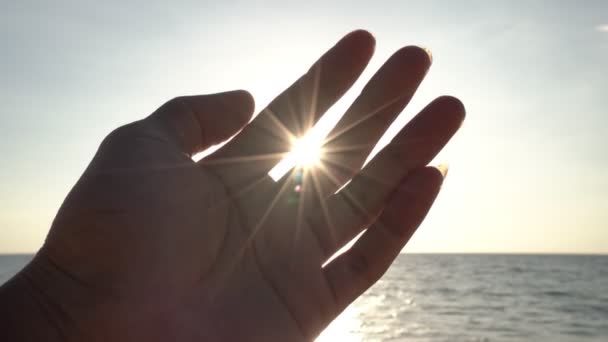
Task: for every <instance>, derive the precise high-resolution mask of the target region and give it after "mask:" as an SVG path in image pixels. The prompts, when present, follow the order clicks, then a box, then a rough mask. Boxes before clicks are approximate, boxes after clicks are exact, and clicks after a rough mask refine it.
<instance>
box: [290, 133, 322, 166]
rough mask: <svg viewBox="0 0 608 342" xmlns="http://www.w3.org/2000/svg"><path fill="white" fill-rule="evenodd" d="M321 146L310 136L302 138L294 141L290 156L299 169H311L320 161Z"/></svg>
mask: <svg viewBox="0 0 608 342" xmlns="http://www.w3.org/2000/svg"><path fill="white" fill-rule="evenodd" d="M321 153H322V149H321V144H320V143H319V142H317V141H315V139H314V138H313V137H312V135H307V136H304V137H302V138H300V139H296V140H295V141H294V142H293V148H292V150H291V153H290V154H291V155H292V158H293V160H294V164H295V165H297V166H301V167H312V166H315V165H317V164H318V163H319V162H320V160H321Z"/></svg>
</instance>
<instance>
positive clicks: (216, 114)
mask: <svg viewBox="0 0 608 342" xmlns="http://www.w3.org/2000/svg"><path fill="white" fill-rule="evenodd" d="M373 51H374V39H373V37H372V36H371V35H370V34H369V33H367V32H365V31H355V32H353V33H350V34H349V35H347V36H346V37H344V38H343V39H342V40H340V41H339V42H338V43H337V44H336V45H335V46H334V47H332V48H331V49H330V50H329V51H327V52H326V53H325V54H324V55H323V56H322V57H321V58H320V59H319V60H318V61H317V62H316V63H315V64H314V65H313V66H312V67H311V68H310V69H309V71H308V72H307V73H306V74H305V75H303V76H302V77H301V78H300V79H299V80H297V81H296V82H295V83H294V84H293V85H292V86H290V87H289V88H288V89H286V90H285V91H284V92H283V93H281V94H280V95H278V96H277V97H276V98H275V99H274V100H273V101H272V102H271V103H270V104H269V105H268V106H267V107H266V108H264V109H263V110H262V111H261V112H260V114H259V115H258V116H257V117H255V119H254V120H253V121H251V122H250V123H249V121H250V118H251V116H252V114H253V109H254V103H253V99H252V98H251V96H250V95H249V94H248V93H247V92H245V91H234V92H227V93H220V94H213V95H202V96H184V97H177V98H175V99H173V100H171V101H169V102H167V103H166V104H164V105H163V106H161V107H160V108H159V109H158V110H157V111H155V112H154V113H152V114H151V115H150V116H149V117H147V118H145V119H143V120H141V121H137V122H134V123H131V124H128V125H126V126H123V127H120V128H118V129H117V130H115V131H114V132H112V133H111V134H110V135H108V137H107V138H106V139H105V140H104V141H103V142H102V144H101V146H100V147H99V150H98V152H97V154H96V155H95V157H94V158H93V160H92V162H91V164H90V165H89V167H88V168H87V169H86V171H85V172H84V174H83V175H82V177H81V179H80V180H79V181H78V182H77V184H76V185H75V186H74V188H73V189H72V191H71V192H70V194H69V195H68V197H67V198H66V200H65V202H64V203H63V205H62V207H61V209H60V211H59V213H58V214H57V217H56V218H55V221H54V222H53V225H52V228H51V231H50V233H49V235H48V237H47V240H46V242H45V244H44V246H43V248H42V249H41V250H40V252H39V253H38V255H37V256H36V258H35V259H34V261H33V262H32V264H30V265H29V266H28V267H27V268H26V269H25V270H24V271H23V272H24V274H23V275H24V276H25V279H27V282H29V283H30V285H31V287H32V289H34V290H33V291H34V292H35V293H37V296H38V298H40V299H39V301H40V303H42V304H41V305H42V307H44V308H46V309H45V310H46V314H47V315H48V317H49V319H50V320H52V325H53V326H54V327H55V328H56V331H57V334H58V335H59V336H62V338H64V339H65V340H69V341H115V342H116V341H118V342H120V341H309V340H313V339H314V338H315V337H316V336H317V335H318V334H319V333H320V332H321V331H322V330H323V329H324V328H325V327H326V326H327V325H328V324H329V323H330V322H331V321H332V320H333V319H334V318H335V317H336V316H337V315H338V314H339V313H340V312H341V311H342V310H344V309H345V308H346V306H348V305H349V304H350V303H351V302H352V301H353V300H355V299H356V298H357V297H358V296H359V295H361V294H362V293H363V292H364V291H365V290H366V289H367V288H368V287H369V286H371V285H372V284H373V283H374V282H375V281H377V280H378V279H379V277H380V276H381V275H382V274H383V273H384V272H385V271H386V269H387V268H388V267H389V265H390V264H391V262H392V261H393V260H394V258H395V257H396V256H397V255H398V253H399V252H400V250H401V249H402V247H403V246H404V245H405V243H406V242H407V241H408V239H409V238H410V237H411V235H412V234H413V232H414V231H415V229H416V228H417V226H418V225H419V224H420V222H421V221H422V220H423V218H424V216H425V215H426V213H427V211H428V210H429V208H430V206H431V204H432V202H433V201H434V199H435V196H436V195H437V193H438V191H439V189H440V187H441V183H442V180H443V175H442V172H440V170H439V169H437V168H433V167H426V165H427V164H428V163H429V162H430V161H431V159H432V158H433V157H434V156H435V155H436V154H437V153H438V152H439V151H440V150H441V148H442V147H443V146H444V145H445V144H446V143H447V142H448V140H449V139H450V138H451V136H452V135H453V134H454V133H455V132H456V131H457V129H458V128H459V127H460V125H461V122H462V120H463V119H464V107H463V106H462V104H461V103H460V101H458V100H457V99H455V98H452V97H440V98H438V99H436V100H435V101H433V102H432V103H431V104H429V105H428V106H427V107H426V108H425V109H423V110H422V111H421V112H420V113H419V114H418V115H417V116H416V117H415V118H414V119H413V120H412V121H411V122H409V123H408V124H407V125H406V126H405V127H404V128H403V129H402V130H401V131H400V132H399V133H398V135H397V136H396V137H395V138H394V139H393V141H392V142H391V143H390V144H389V145H387V146H386V147H385V148H384V149H383V150H382V151H381V152H380V153H379V154H378V155H377V156H376V157H375V158H374V159H373V160H372V161H371V162H370V163H368V164H367V165H366V166H365V167H364V168H363V169H362V170H361V167H362V165H363V162H364V161H365V158H366V157H367V155H368V154H369V152H370V151H371V149H372V148H373V147H374V145H375V144H376V142H377V140H378V139H379V138H380V137H381V135H382V134H383V133H384V131H385V130H386V128H387V127H388V125H389V124H390V123H391V122H392V121H393V120H394V118H395V117H396V116H397V115H398V114H399V113H400V112H401V111H402V110H403V108H404V107H405V106H406V104H407V103H408V102H409V100H410V98H411V97H412V96H413V94H414V92H415V90H416V88H417V87H418V85H419V84H420V82H421V81H422V79H423V78H424V76H425V74H426V72H427V70H428V68H429V67H430V64H431V58H430V56H429V55H428V54H427V52H425V50H423V49H421V48H418V47H405V48H403V49H401V50H399V51H397V52H396V53H395V54H394V55H392V56H391V57H390V58H389V60H388V61H386V63H385V64H384V65H383V66H382V67H381V69H380V70H378V72H377V73H376V74H375V75H374V76H373V77H372V79H371V80H370V81H369V83H368V84H367V85H366V86H365V88H364V89H363V91H362V92H361V94H360V96H359V97H358V98H357V99H356V100H355V101H354V103H353V104H352V105H351V107H350V108H349V109H348V111H347V112H346V113H345V115H344V116H343V118H342V119H341V121H340V122H339V123H338V124H337V126H336V127H335V128H334V129H333V131H332V132H331V133H330V134H329V135H328V137H327V138H326V139H325V143H324V146H323V151H324V153H323V155H322V157H321V162H320V163H319V164H318V165H316V166H314V167H311V168H307V169H303V170H302V169H301V168H296V169H294V170H293V171H291V172H290V173H288V174H287V175H285V176H284V177H282V178H281V179H280V180H279V181H276V182H275V181H274V180H273V179H272V178H270V177H269V176H268V172H269V171H270V170H271V169H272V168H273V167H274V166H275V165H276V164H277V162H278V161H279V160H280V159H281V158H282V157H283V156H284V155H285V153H286V152H288V151H289V150H290V149H291V144H292V142H293V139H294V137H298V136H302V135H303V134H304V133H305V132H306V130H307V129H309V128H310V127H311V126H312V125H313V124H314V122H315V121H316V120H317V119H318V118H319V117H320V116H321V115H323V113H324V112H325V111H326V110H327V109H328V108H329V107H330V106H331V105H332V104H334V103H335V102H336V101H337V100H338V99H339V98H340V97H341V96H342V95H343V94H344V93H345V92H346V91H347V90H348V89H349V87H350V86H351V85H352V84H353V83H354V82H355V80H356V79H357V78H358V77H359V75H360V74H361V72H362V71H363V69H364V68H365V66H366V65H367V63H368V61H369V60H370V58H371V56H372V54H373ZM241 129H242V130H241ZM239 130H241V131H240V132H239ZM237 133H238V134H237ZM234 134H237V135H236V136H235V137H234V138H233V139H232V140H230V141H229V142H228V143H227V144H225V145H224V146H223V147H221V148H220V149H219V150H217V151H216V152H214V153H213V154H211V155H209V156H207V157H205V158H203V159H202V160H200V161H199V162H194V161H193V160H192V158H191V156H192V155H193V154H195V153H197V152H200V151H202V150H204V149H206V148H208V147H210V146H212V145H214V144H218V143H221V142H223V141H225V140H227V139H228V138H229V137H231V136H232V135H234ZM59 162H60V160H59ZM350 179H352V180H351V182H350V183H348V185H346V186H345V187H344V188H343V189H342V190H341V191H339V192H337V193H336V191H337V190H338V189H339V188H341V187H342V186H343V185H344V184H345V183H346V182H347V181H348V180H350ZM366 228H367V230H365V229H366ZM363 230H365V232H364V233H363V234H362V235H361V237H360V238H359V239H358V240H357V242H356V243H355V244H354V245H353V246H352V247H351V248H350V249H348V250H347V251H346V252H345V253H343V254H341V255H340V256H339V257H337V258H335V259H333V260H331V261H330V262H329V263H327V264H326V262H327V261H328V259H329V258H330V257H331V256H332V255H333V254H334V253H335V252H336V251H337V250H339V249H340V248H341V247H342V246H344V245H345V244H346V243H347V242H348V241H350V240H351V239H353V238H354V237H356V236H357V235H358V234H359V233H360V232H362V231H363Z"/></svg>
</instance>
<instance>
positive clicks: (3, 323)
mask: <svg viewBox="0 0 608 342" xmlns="http://www.w3.org/2000/svg"><path fill="white" fill-rule="evenodd" d="M35 263H36V262H35V261H32V262H30V264H28V265H27V266H26V267H25V268H24V269H23V270H21V271H20V272H19V273H18V274H16V275H15V276H14V277H13V278H12V279H10V280H9V281H8V282H6V283H5V284H4V285H2V286H0V327H2V328H1V329H0V340H3V341H15V342H21V341H49V342H55V341H65V340H66V338H65V331H64V328H63V325H64V324H63V323H62V319H61V315H60V309H59V308H58V307H56V306H55V304H54V303H53V301H52V300H50V299H49V298H47V297H46V295H45V293H44V291H41V289H40V288H39V286H40V285H41V284H39V283H38V281H37V280H35V279H33V274H32V273H34V274H35V273H36V272H35V271H33V269H34V268H36V265H35Z"/></svg>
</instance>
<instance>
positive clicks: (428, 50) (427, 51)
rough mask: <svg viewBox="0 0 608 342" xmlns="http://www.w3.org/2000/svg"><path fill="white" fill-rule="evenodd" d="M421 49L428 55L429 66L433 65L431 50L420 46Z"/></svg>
mask: <svg viewBox="0 0 608 342" xmlns="http://www.w3.org/2000/svg"><path fill="white" fill-rule="evenodd" d="M421 48H422V49H423V50H424V51H426V54H427V55H429V60H430V61H431V64H433V52H431V49H429V48H427V47H424V46H421Z"/></svg>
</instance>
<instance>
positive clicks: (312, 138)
mask: <svg viewBox="0 0 608 342" xmlns="http://www.w3.org/2000/svg"><path fill="white" fill-rule="evenodd" d="M322 145H323V139H320V138H318V137H317V136H316V135H314V134H306V135H305V136H303V137H300V138H295V139H294V140H293V142H292V143H291V146H292V148H291V151H290V152H289V153H288V154H287V155H286V156H285V158H283V160H281V161H280V162H279V163H278V164H277V165H276V166H275V167H274V168H273V169H272V170H270V172H269V173H268V175H270V177H272V179H274V181H278V180H279V179H281V178H282V177H283V176H284V175H285V174H286V173H287V171H289V170H291V169H292V168H293V167H302V168H312V167H314V166H317V165H319V164H320V162H321V157H322V155H323V148H322Z"/></svg>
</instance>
